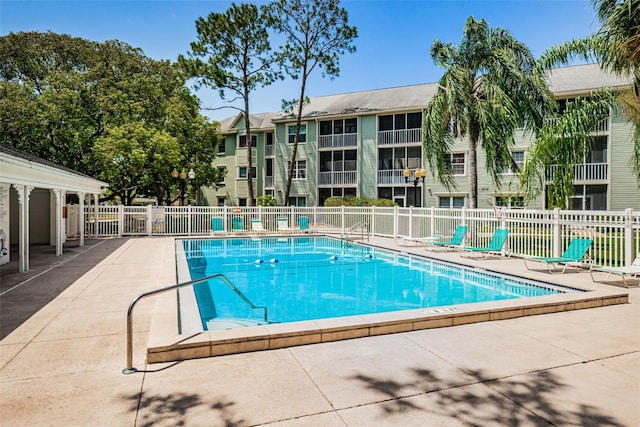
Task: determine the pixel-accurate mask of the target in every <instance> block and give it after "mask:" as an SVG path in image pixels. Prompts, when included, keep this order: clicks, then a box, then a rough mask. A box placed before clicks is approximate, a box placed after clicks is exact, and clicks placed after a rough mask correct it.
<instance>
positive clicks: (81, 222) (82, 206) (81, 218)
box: [78, 193, 85, 247]
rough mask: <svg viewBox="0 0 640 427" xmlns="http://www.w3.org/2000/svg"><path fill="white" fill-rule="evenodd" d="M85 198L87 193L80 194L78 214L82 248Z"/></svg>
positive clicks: (81, 245)
mask: <svg viewBox="0 0 640 427" xmlns="http://www.w3.org/2000/svg"><path fill="white" fill-rule="evenodd" d="M84 196H85V193H78V199H80V213H79V214H78V216H79V218H78V228H79V230H78V231H79V236H80V247H83V246H84Z"/></svg>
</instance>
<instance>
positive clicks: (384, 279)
mask: <svg viewBox="0 0 640 427" xmlns="http://www.w3.org/2000/svg"><path fill="white" fill-rule="evenodd" d="M182 245H183V248H182V249H183V250H184V253H185V259H186V263H187V265H188V269H189V275H190V279H192V280H195V279H199V278H202V277H206V276H210V275H213V274H217V273H223V274H224V275H225V276H226V278H227V279H228V283H227V282H225V281H223V280H219V279H216V280H210V281H208V282H204V283H201V284H198V285H195V286H194V287H193V293H194V296H195V301H196V306H197V311H198V314H199V320H200V324H201V325H200V326H201V327H202V330H220V329H231V328H236V327H246V326H257V325H264V324H273V323H288V322H297V321H305V320H316V319H327V318H335V317H344V316H358V315H366V314H372V313H385V312H392V311H401V310H412V309H423V310H427V309H434V308H437V307H444V306H455V305H458V304H469V303H477V302H487V301H499V300H507V299H515V298H524V297H536V296H543V295H554V294H562V293H565V292H567V291H568V289H564V288H560V287H557V286H552V285H546V284H541V283H538V282H530V281H527V280H523V279H519V278H518V279H516V278H514V277H510V276H505V275H498V274H493V273H488V272H485V271H478V270H475V269H469V268H466V267H462V266H459V265H454V264H447V263H444V262H440V261H434V260H430V259H426V258H423V257H416V256H409V255H406V254H400V253H398V252H394V251H390V250H384V249H378V248H373V247H369V246H363V245H360V244H356V243H353V242H346V241H343V240H341V239H335V238H331V237H325V236H313V237H264V238H233V239H194V240H183V241H182ZM193 309H194V307H193V306H192V307H191V308H190V310H193ZM180 310H181V312H183V311H187V310H189V308H186V307H181V309H180Z"/></svg>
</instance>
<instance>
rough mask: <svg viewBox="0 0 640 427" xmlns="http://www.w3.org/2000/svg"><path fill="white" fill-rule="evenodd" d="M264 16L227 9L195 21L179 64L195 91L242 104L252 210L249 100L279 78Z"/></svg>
mask: <svg viewBox="0 0 640 427" xmlns="http://www.w3.org/2000/svg"><path fill="white" fill-rule="evenodd" d="M265 13H266V12H264V10H263V11H262V12H261V9H259V8H258V7H257V6H255V5H253V4H240V5H236V4H232V5H231V7H230V8H229V9H228V10H227V11H226V12H225V13H211V14H209V16H208V17H207V19H204V18H199V19H198V20H197V21H196V30H197V32H198V40H197V41H196V42H193V43H191V52H189V53H188V57H189V58H185V57H184V56H180V58H179V63H180V64H181V66H182V68H183V69H184V70H185V72H186V74H187V76H189V77H192V78H195V81H196V87H201V86H203V85H204V86H210V87H212V88H215V89H218V90H219V93H220V97H221V98H222V99H225V98H226V92H227V91H228V92H230V93H231V94H232V95H233V99H232V101H233V100H235V99H238V98H240V99H242V101H243V108H242V109H241V110H240V111H242V114H243V116H244V117H245V137H246V141H247V144H246V145H247V189H248V193H249V194H248V198H247V205H248V206H253V205H254V199H253V178H254V177H253V176H252V175H251V170H252V166H253V159H252V155H251V119H250V117H251V115H250V112H249V106H250V103H249V98H250V95H251V92H252V91H254V90H255V89H256V88H257V87H261V86H267V85H269V84H271V83H272V82H273V81H274V80H276V79H278V78H281V74H280V72H279V71H278V70H277V69H276V68H275V67H274V66H275V65H276V64H275V58H274V57H272V56H271V45H270V43H269V33H268V31H267V22H268V19H267V17H266V15H265Z"/></svg>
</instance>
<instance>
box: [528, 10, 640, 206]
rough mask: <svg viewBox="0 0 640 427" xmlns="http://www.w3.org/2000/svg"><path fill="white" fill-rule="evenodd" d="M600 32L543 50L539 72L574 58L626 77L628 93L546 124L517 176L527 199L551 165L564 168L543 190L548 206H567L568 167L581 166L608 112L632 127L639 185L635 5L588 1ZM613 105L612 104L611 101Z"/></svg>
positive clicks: (639, 55) (588, 103) (578, 106)
mask: <svg viewBox="0 0 640 427" xmlns="http://www.w3.org/2000/svg"><path fill="white" fill-rule="evenodd" d="M592 4H593V6H594V8H595V9H596V12H597V15H598V18H599V19H600V23H601V27H600V29H599V31H598V32H597V33H596V34H593V35H590V36H588V37H586V38H584V39H578V40H572V41H570V42H567V43H563V44H561V45H558V46H553V47H552V48H551V49H549V50H547V51H546V52H545V53H544V54H543V55H542V56H541V57H540V59H539V66H540V67H541V68H543V69H546V70H550V69H552V68H554V67H556V66H559V65H566V64H569V62H570V61H571V60H572V59H574V58H581V59H583V60H587V61H596V62H599V63H600V66H601V67H602V68H603V69H604V70H608V71H611V72H613V73H616V74H619V75H623V76H628V77H629V78H630V81H632V83H633V85H632V86H633V87H632V89H629V90H625V91H621V92H618V93H617V94H616V95H617V96H616V97H614V96H613V94H611V93H608V92H604V91H603V92H601V93H598V94H592V96H591V97H590V98H589V99H576V100H575V101H574V102H571V103H569V104H568V105H567V109H566V110H565V111H564V113H563V114H562V115H558V116H557V117H556V119H555V120H550V121H547V123H546V125H545V128H544V129H543V130H542V131H541V132H540V133H539V134H538V135H537V137H536V141H535V143H534V145H533V147H532V150H531V151H530V152H529V154H528V156H527V161H526V163H525V167H524V168H523V171H522V174H521V183H522V187H523V188H524V189H525V191H526V192H527V194H528V196H529V197H533V196H535V195H537V194H540V193H541V192H542V191H543V189H544V187H543V184H544V182H543V180H544V172H545V167H546V165H548V164H550V163H551V162H553V163H556V164H559V163H560V160H562V162H563V164H564V167H563V166H562V165H561V166H560V169H559V170H557V171H556V172H555V173H554V176H553V179H552V181H551V182H550V183H549V185H548V187H547V199H548V204H549V206H559V207H564V206H566V203H567V200H568V196H569V195H571V193H572V192H573V188H574V187H573V167H572V166H571V165H573V164H575V163H581V162H582V159H583V158H584V157H583V156H584V154H585V153H587V152H588V151H589V148H590V143H591V141H592V139H591V138H590V137H589V134H590V133H591V130H593V129H594V128H595V126H596V125H597V124H598V123H599V122H601V121H602V120H603V119H605V118H607V117H608V116H609V114H610V113H611V111H614V112H615V111H617V110H618V109H619V106H621V107H622V110H623V113H624V114H625V115H626V116H627V118H628V119H629V120H630V121H631V122H632V123H634V124H635V132H634V135H633V138H632V143H633V144H634V147H633V155H632V156H631V159H630V164H631V166H632V167H633V169H634V170H635V172H636V173H637V174H638V179H639V182H640V25H639V24H638V23H639V22H640V0H592ZM616 99H617V101H616Z"/></svg>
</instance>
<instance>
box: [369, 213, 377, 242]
mask: <svg viewBox="0 0 640 427" xmlns="http://www.w3.org/2000/svg"><path fill="white" fill-rule="evenodd" d="M370 228H371V229H370V230H369V235H370V236H374V235H375V234H376V233H375V230H376V206H375V205H373V206H371V227H370Z"/></svg>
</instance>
